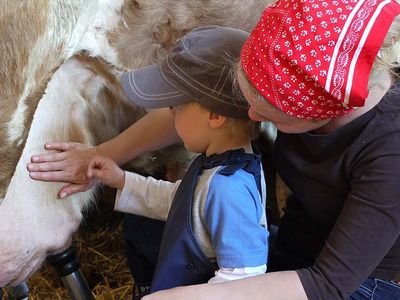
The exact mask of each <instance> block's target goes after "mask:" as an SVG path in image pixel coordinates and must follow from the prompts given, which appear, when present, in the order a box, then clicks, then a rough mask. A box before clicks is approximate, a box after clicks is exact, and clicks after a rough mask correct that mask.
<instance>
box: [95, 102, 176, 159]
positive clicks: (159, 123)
mask: <svg viewBox="0 0 400 300" xmlns="http://www.w3.org/2000/svg"><path fill="white" fill-rule="evenodd" d="M178 140H179V137H178V135H177V133H176V130H175V125H174V118H173V116H172V114H171V112H170V110H169V108H163V109H157V110H153V111H151V112H149V113H148V114H147V115H145V116H144V117H143V118H142V119H140V120H138V121H137V122H136V123H134V124H133V125H131V126H130V127H128V129H126V130H125V131H123V132H122V133H121V134H119V135H118V136H116V137H115V138H113V139H112V140H110V141H107V142H105V143H103V144H100V145H99V146H97V151H98V152H99V153H100V154H101V155H104V156H107V157H109V158H111V159H112V160H114V161H115V162H116V163H117V164H119V165H121V164H123V163H126V162H127V161H129V160H131V159H133V158H135V157H137V156H139V155H141V154H144V153H148V152H151V151H155V150H159V149H161V148H164V147H166V146H169V145H171V144H173V143H175V142H177V141H178Z"/></svg>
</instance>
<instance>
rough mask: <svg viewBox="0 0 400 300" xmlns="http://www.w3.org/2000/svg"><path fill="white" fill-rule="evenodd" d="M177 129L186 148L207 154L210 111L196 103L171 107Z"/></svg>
mask: <svg viewBox="0 0 400 300" xmlns="http://www.w3.org/2000/svg"><path fill="white" fill-rule="evenodd" d="M171 113H172V114H173V116H174V119H175V128H176V131H177V133H178V135H179V137H180V138H181V139H182V141H183V143H184V144H185V148H186V149H187V150H189V151H192V152H196V153H205V151H206V149H207V146H208V143H209V140H208V137H209V134H208V133H209V130H210V127H209V124H208V118H209V111H208V110H206V109H205V108H204V107H202V106H200V105H199V104H198V103H196V102H190V103H187V104H182V105H178V106H173V107H171Z"/></svg>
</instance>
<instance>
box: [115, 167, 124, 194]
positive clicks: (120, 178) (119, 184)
mask: <svg viewBox="0 0 400 300" xmlns="http://www.w3.org/2000/svg"><path fill="white" fill-rule="evenodd" d="M124 185H125V171H124V170H121V172H120V174H119V176H118V180H117V182H116V185H115V187H116V188H117V189H119V190H122V189H123V188H124Z"/></svg>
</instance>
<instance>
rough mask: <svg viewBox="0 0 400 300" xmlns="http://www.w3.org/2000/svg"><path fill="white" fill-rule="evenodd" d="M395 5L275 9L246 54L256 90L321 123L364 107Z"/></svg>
mask: <svg viewBox="0 0 400 300" xmlns="http://www.w3.org/2000/svg"><path fill="white" fill-rule="evenodd" d="M398 14H400V6H399V5H398V3H397V2H396V1H394V0H393V1H391V0H383V1H382V0H361V1H357V0H334V1H332V0H282V1H277V2H275V3H274V4H272V5H271V6H269V7H268V8H267V9H266V10H265V11H264V13H263V16H262V18H261V19H260V21H259V23H258V24H257V26H256V27H255V28H254V29H253V31H252V32H251V35H250V37H249V39H248V40H247V42H246V44H245V45H244V47H243V49H242V53H241V64H242V67H243V69H244V71H245V73H246V75H247V77H248V79H249V80H250V82H251V83H252V84H253V85H254V87H255V88H256V89H257V90H258V91H259V92H260V93H261V94H262V95H263V96H264V97H265V98H266V99H267V100H268V101H269V102H270V103H271V104H273V105H274V106H276V107H277V108H279V109H280V110H282V111H284V112H286V113H287V114H289V115H292V116H294V117H297V118H302V119H313V120H321V119H328V118H333V117H335V116H339V115H342V114H345V113H346V112H348V111H350V110H351V109H352V108H353V107H361V106H363V105H364V102H365V99H366V98H367V96H368V78H369V74H370V71H371V68H372V64H373V62H374V59H375V57H376V55H377V53H378V50H379V49H380V47H381V45H382V43H383V40H384V37H385V36H386V33H387V31H388V29H389V27H390V25H391V23H392V22H393V19H394V18H395V17H396V16H397V15H398Z"/></svg>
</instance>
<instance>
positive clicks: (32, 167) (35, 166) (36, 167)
mask: <svg viewBox="0 0 400 300" xmlns="http://www.w3.org/2000/svg"><path fill="white" fill-rule="evenodd" d="M66 167H68V164H67V163H66V162H65V161H64V160H61V161H54V162H53V161H50V162H42V163H28V164H27V169H28V171H30V172H52V171H62V170H65V168H66Z"/></svg>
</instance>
